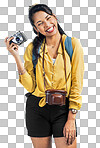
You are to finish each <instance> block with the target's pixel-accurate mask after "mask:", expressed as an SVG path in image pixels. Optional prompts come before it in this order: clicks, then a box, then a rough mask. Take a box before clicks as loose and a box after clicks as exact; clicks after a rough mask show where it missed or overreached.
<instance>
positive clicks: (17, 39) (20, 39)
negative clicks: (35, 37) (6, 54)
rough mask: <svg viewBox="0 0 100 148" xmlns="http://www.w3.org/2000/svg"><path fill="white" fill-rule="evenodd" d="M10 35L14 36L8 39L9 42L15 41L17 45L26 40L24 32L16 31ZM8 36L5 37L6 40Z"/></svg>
mask: <svg viewBox="0 0 100 148" xmlns="http://www.w3.org/2000/svg"><path fill="white" fill-rule="evenodd" d="M11 37H14V38H13V39H12V40H10V42H9V44H11V43H15V44H17V45H21V44H22V43H24V42H26V41H27V37H26V36H25V34H24V33H23V32H20V31H18V32H17V33H16V34H14V35H13V36H11ZM11 37H9V38H11ZM9 38H7V40H8V39H9Z"/></svg>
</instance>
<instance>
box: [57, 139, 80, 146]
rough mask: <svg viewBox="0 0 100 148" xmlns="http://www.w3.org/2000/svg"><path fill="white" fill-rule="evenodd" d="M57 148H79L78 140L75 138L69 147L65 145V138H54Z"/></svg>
mask: <svg viewBox="0 0 100 148" xmlns="http://www.w3.org/2000/svg"><path fill="white" fill-rule="evenodd" d="M54 140H55V145H56V148H77V139H76V138H75V140H74V142H73V143H72V145H67V144H66V143H65V137H59V138H54Z"/></svg>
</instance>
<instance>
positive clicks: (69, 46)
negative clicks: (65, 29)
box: [64, 36, 73, 61]
mask: <svg viewBox="0 0 100 148" xmlns="http://www.w3.org/2000/svg"><path fill="white" fill-rule="evenodd" d="M64 44H65V49H66V51H67V53H68V55H69V57H70V61H72V55H73V47H72V41H71V37H69V36H67V37H66V39H65V42H64Z"/></svg>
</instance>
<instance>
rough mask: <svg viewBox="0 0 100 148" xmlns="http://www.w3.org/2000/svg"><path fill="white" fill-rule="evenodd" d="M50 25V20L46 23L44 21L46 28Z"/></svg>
mask: <svg viewBox="0 0 100 148" xmlns="http://www.w3.org/2000/svg"><path fill="white" fill-rule="evenodd" d="M49 26H50V22H48V21H45V23H44V27H45V29H47V28H48V27H49Z"/></svg>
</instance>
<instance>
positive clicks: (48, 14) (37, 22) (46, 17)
mask: <svg viewBox="0 0 100 148" xmlns="http://www.w3.org/2000/svg"><path fill="white" fill-rule="evenodd" d="M48 15H49V14H48ZM48 15H47V16H46V17H45V18H47V17H48ZM39 22H41V21H38V22H37V23H39ZM37 23H36V24H37Z"/></svg>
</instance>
